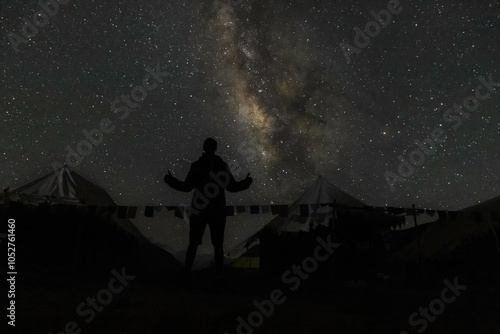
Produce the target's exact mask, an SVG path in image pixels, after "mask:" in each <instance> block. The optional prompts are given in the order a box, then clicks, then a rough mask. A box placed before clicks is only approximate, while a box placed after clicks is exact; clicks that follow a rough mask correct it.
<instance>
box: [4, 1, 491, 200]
mask: <svg viewBox="0 0 500 334" xmlns="http://www.w3.org/2000/svg"><path fill="white" fill-rule="evenodd" d="M43 1H44V0H42V2H43ZM61 1H62V0H61ZM62 2H66V4H60V5H59V8H58V10H57V11H56V10H55V9H54V7H53V6H52V7H50V8H48V9H47V11H49V12H51V13H52V16H50V15H49V16H47V15H45V20H46V21H44V20H43V19H44V17H43V16H42V17H40V15H36V14H35V21H36V22H38V24H39V25H43V27H38V28H36V29H38V32H34V31H33V29H29V28H26V29H25V33H28V34H29V33H31V38H30V39H29V40H28V39H26V38H25V37H24V36H23V32H22V28H23V25H25V23H24V22H23V18H26V20H27V21H28V22H29V23H30V25H31V24H32V22H33V20H34V18H33V13H35V12H38V11H40V10H41V7H40V5H39V4H38V2H37V1H6V0H2V1H0V21H1V25H0V35H1V39H2V44H1V46H0V62H1V63H0V65H1V67H0V68H1V71H2V73H1V74H2V75H1V81H0V131H1V133H2V135H1V143H2V145H1V146H2V150H1V155H0V181H1V182H0V184H1V186H2V187H6V186H11V188H14V187H16V186H19V185H22V184H24V183H26V182H28V181H30V180H32V179H33V178H35V177H38V176H40V175H43V174H46V173H48V172H50V171H52V165H53V164H54V162H57V163H61V164H62V163H64V162H67V161H66V155H67V148H69V149H71V150H75V151H77V150H78V148H79V149H80V150H81V152H83V153H82V154H81V156H82V158H81V160H80V161H78V163H76V162H75V160H71V161H70V164H73V165H75V167H74V168H75V170H76V171H77V172H79V173H80V174H81V175H83V176H84V177H87V178H88V179H90V180H92V181H93V182H95V183H96V184H97V185H99V186H101V187H102V188H104V189H105V190H107V191H108V192H109V193H110V195H111V196H112V197H113V198H114V199H115V200H116V201H117V202H118V203H119V204H131V205H133V204H135V205H160V204H163V205H167V204H169V205H175V204H179V203H189V198H190V195H189V194H182V193H177V192H175V191H174V190H172V189H169V188H168V187H167V185H166V184H165V183H163V176H164V175H165V174H166V172H167V170H168V169H171V170H172V171H173V172H174V175H175V176H177V177H179V178H181V179H184V177H185V176H186V174H187V171H188V169H189V166H190V164H191V162H193V161H194V160H196V159H198V157H199V156H200V155H201V153H202V149H201V146H202V142H203V140H204V139H205V138H206V137H208V136H211V137H214V138H216V139H217V140H218V142H219V150H218V154H219V155H220V156H221V157H222V158H223V159H225V160H226V161H227V162H228V163H229V162H231V166H232V169H233V172H234V174H235V175H237V179H238V178H240V179H241V178H243V177H244V176H245V175H246V173H247V172H250V173H251V176H252V177H253V178H254V183H253V185H252V187H251V188H250V189H249V190H247V191H245V192H242V193H239V194H231V195H229V196H228V202H229V203H233V204H247V205H249V204H271V203H275V204H284V203H291V202H293V201H294V200H295V199H296V198H297V197H298V196H299V195H300V194H301V192H302V191H303V190H304V188H305V187H306V186H308V185H309V184H310V183H312V182H313V181H314V180H315V179H316V177H317V175H318V174H320V175H323V176H324V177H325V178H326V179H328V180H330V181H331V182H332V183H334V184H335V185H337V186H338V187H339V188H341V189H342V190H344V191H346V192H347V193H349V194H351V195H353V196H355V197H357V198H359V199H360V200H362V201H364V202H365V203H367V204H371V205H389V206H406V207H407V206H411V204H413V203H415V204H416V205H417V206H418V207H432V208H446V209H460V208H463V207H466V206H469V205H472V204H475V203H477V202H478V201H483V200H486V199H489V198H491V197H494V196H498V195H499V194H500V175H499V173H498V170H499V166H500V156H499V155H498V153H499V152H500V125H499V124H500V116H499V107H500V87H499V88H497V89H496V91H495V89H494V88H493V86H492V85H491V84H490V85H489V86H488V85H487V84H486V85H484V84H483V83H482V82H481V80H480V79H479V78H480V77H483V78H484V80H486V81H488V80H489V81H493V82H494V83H495V82H496V83H497V85H499V84H498V82H500V56H499V51H500V3H499V2H498V1H486V0H485V1H473V0H466V1H452V0H448V1H439V0H438V1H432V2H429V1H411V2H410V1H401V3H400V5H399V6H395V7H391V9H393V10H394V11H396V10H397V11H398V13H397V14H391V17H392V18H391V21H390V22H388V23H387V20H386V19H387V17H384V16H383V15H382V16H381V18H380V19H381V20H384V19H385V20H386V23H385V27H383V28H381V29H380V31H378V30H373V29H376V27H377V26H378V25H375V24H371V25H370V24H369V29H372V30H368V33H369V34H371V35H372V37H368V38H369V44H368V45H367V46H366V47H365V45H364V44H367V43H366V42H367V41H366V39H364V38H363V37H360V38H358V40H356V41H355V36H356V35H358V37H359V36H361V35H360V34H359V31H360V30H364V29H365V25H366V24H367V23H369V22H370V21H374V20H375V18H374V17H373V16H372V15H371V14H370V11H375V12H380V11H382V10H385V11H387V8H388V2H387V1H364V2H361V1H324V0H322V1H319V0H307V1H268V0H266V1H246V0H245V1H242V0H236V1H228V2H226V3H229V4H230V6H229V5H224V4H222V2H218V1H216V2H212V1H203V2H202V1H191V2H182V1H172V2H168V1H164V0H142V1H131V0H129V1H97V0H85V1H83V0H64V1H62ZM49 14H50V13H49ZM356 27H358V28H359V29H360V30H359V29H358V30H356V29H355V28H356ZM370 27H371V28H370ZM365 36H366V35H365ZM25 42H26V43H25ZM355 42H358V43H357V45H358V47H357V48H356V43H355ZM363 43H364V44H363ZM355 48H356V49H355ZM16 51H17V52H16ZM151 73H155V74H156V78H155V77H154V76H152V75H151ZM143 83H144V84H146V85H149V89H150V90H147V89H144V88H141V87H140V85H143ZM479 85H482V86H481V87H480V88H479V89H476V87H478V86H479ZM489 89H490V90H489ZM477 92H478V94H480V96H481V97H482V98H481V99H477V98H475V94H476V93H477ZM131 95H132V96H133V97H130V96H131ZM134 98H135V100H134ZM464 99H465V100H466V101H467V102H464ZM462 103H469V105H467V108H469V109H471V111H467V110H466V109H465V107H464V108H462V109H460V108H458V106H459V105H461V104H462ZM454 105H457V107H455V108H454ZM448 109H451V111H450V112H447V110H448ZM103 119H104V120H105V121H104V123H103V124H101V123H102V120H103ZM106 119H107V120H108V121H106ZM106 122H107V123H106ZM99 127H102V128H103V129H105V130H106V131H107V132H108V133H103V134H102V137H100V136H98V135H94V137H91V138H92V139H93V140H94V142H95V143H97V144H96V145H93V144H91V146H90V147H89V146H85V145H84V144H81V143H83V140H86V135H85V134H84V130H86V131H91V130H92V129H99ZM99 131H100V130H99ZM96 133H97V132H96ZM433 136H435V140H436V143H437V141H438V139H439V140H440V141H441V143H440V144H435V145H434V146H425V144H423V145H424V146H423V148H419V146H418V145H417V144H416V143H415V141H416V140H418V141H420V142H424V140H426V138H431V140H432V138H433ZM445 137H446V139H445V140H443V138H445ZM79 143H80V146H78V145H79ZM429 147H432V150H431V149H430V148H429ZM90 150H92V151H91V152H90ZM415 150H419V151H418V152H416V151H415ZM425 150H427V152H430V151H432V152H431V153H429V154H427V153H425V152H424V151H425ZM412 151H414V153H413V154H412V153H411V152H412ZM399 156H402V157H403V158H404V159H405V160H406V161H410V160H411V161H413V162H414V163H415V166H413V167H411V168H412V169H410V170H408V169H405V168H404V167H403V169H401V168H400V164H403V165H405V164H406V165H405V166H406V167H408V166H407V165H408V164H409V162H407V163H406V162H403V163H401V162H400V160H399V158H398V157H399ZM398 169H401V170H400V171H398ZM387 178H389V180H392V183H393V185H392V189H391V186H390V185H389V183H391V182H388V180H387ZM403 178H404V179H405V181H402V180H403Z"/></svg>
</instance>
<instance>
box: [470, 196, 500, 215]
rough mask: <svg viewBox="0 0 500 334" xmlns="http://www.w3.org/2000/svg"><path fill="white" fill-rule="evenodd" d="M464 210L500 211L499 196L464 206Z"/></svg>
mask: <svg viewBox="0 0 500 334" xmlns="http://www.w3.org/2000/svg"><path fill="white" fill-rule="evenodd" d="M464 211H488V212H495V213H500V196H497V197H494V198H490V199H489V200H486V201H484V202H481V203H478V204H476V205H473V206H470V207H468V208H465V209H464Z"/></svg>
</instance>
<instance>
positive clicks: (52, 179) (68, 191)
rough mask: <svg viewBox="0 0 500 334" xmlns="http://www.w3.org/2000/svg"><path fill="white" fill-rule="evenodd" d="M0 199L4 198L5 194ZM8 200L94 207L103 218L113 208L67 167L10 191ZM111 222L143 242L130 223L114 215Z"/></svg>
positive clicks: (110, 201) (111, 202)
mask: <svg viewBox="0 0 500 334" xmlns="http://www.w3.org/2000/svg"><path fill="white" fill-rule="evenodd" d="M2 195H3V196H5V194H2ZM8 196H9V200H10V201H15V202H21V203H23V204H28V205H38V204H41V203H46V204H49V205H56V204H69V205H77V206H80V207H81V206H90V205H95V206H100V207H104V214H106V215H107V214H108V213H107V210H108V209H107V207H109V206H116V203H115V201H114V200H113V199H112V198H111V196H109V195H108V193H107V192H106V191H105V190H104V189H102V188H101V187H99V186H97V185H95V184H94V183H92V182H90V181H89V180H87V179H86V178H84V177H83V176H81V175H80V174H78V173H77V172H76V171H74V170H72V169H70V168H69V167H67V166H62V167H60V168H59V169H58V170H56V171H53V172H51V173H48V174H46V175H44V176H42V177H40V178H38V179H36V180H34V181H30V182H28V183H26V184H24V185H22V186H20V187H18V188H15V189H13V190H10V191H9V193H8ZM101 213H102V210H101ZM112 218H113V219H112V222H113V223H115V224H116V225H117V226H118V228H119V229H121V230H122V231H124V232H126V233H128V234H130V235H134V236H135V237H138V238H140V239H144V236H143V235H142V234H141V233H140V232H139V230H138V229H137V228H136V227H135V226H134V224H132V223H131V222H130V220H128V219H120V218H118V217H117V216H116V214H115V215H113V217H112Z"/></svg>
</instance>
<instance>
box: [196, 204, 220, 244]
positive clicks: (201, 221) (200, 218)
mask: <svg viewBox="0 0 500 334" xmlns="http://www.w3.org/2000/svg"><path fill="white" fill-rule="evenodd" d="M207 224H208V226H209V227H210V238H211V239H212V245H222V244H223V243H224V229H225V228H226V213H225V212H222V213H216V214H214V213H210V214H206V213H199V214H198V215H191V217H190V218H189V243H190V244H191V245H201V244H202V240H203V233H205V229H206V227H207Z"/></svg>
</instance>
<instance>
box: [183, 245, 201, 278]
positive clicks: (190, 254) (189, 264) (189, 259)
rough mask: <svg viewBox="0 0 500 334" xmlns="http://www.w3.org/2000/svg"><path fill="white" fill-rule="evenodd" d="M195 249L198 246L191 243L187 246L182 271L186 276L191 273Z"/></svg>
mask: <svg viewBox="0 0 500 334" xmlns="http://www.w3.org/2000/svg"><path fill="white" fill-rule="evenodd" d="M197 249H198V245H196V244H192V243H190V244H189V247H188V249H187V252H186V262H185V263H184V271H185V272H186V274H190V273H191V269H192V268H193V263H194V258H195V256H196V250H197Z"/></svg>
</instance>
